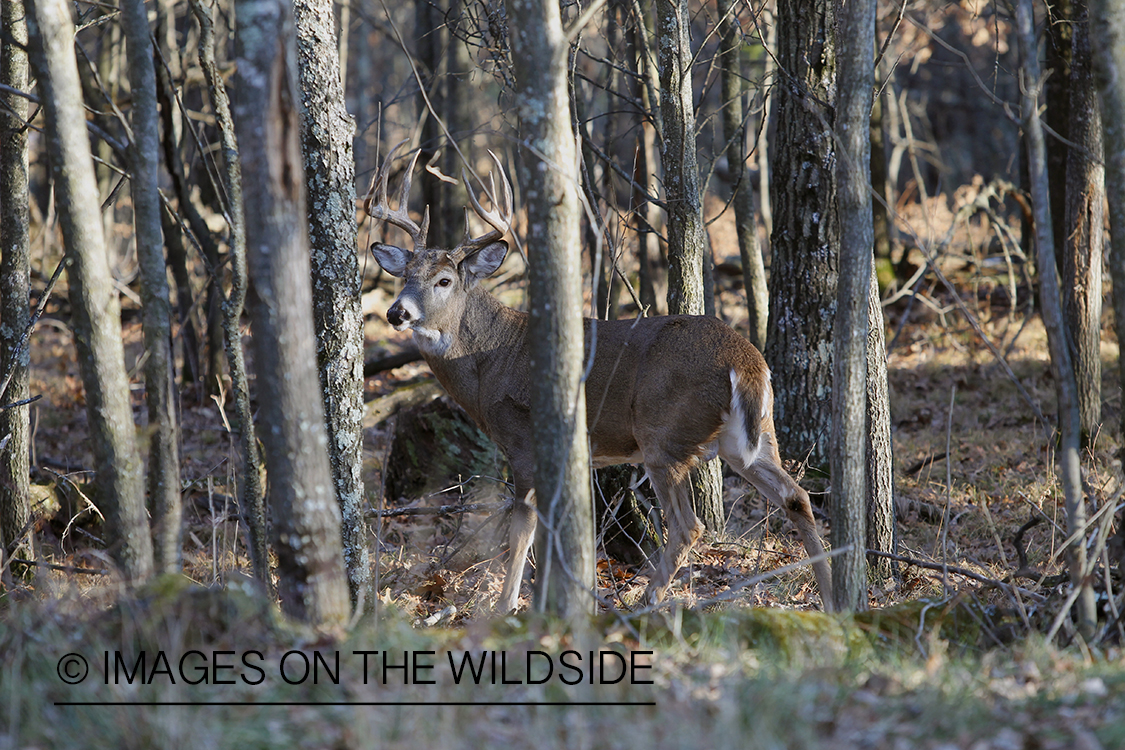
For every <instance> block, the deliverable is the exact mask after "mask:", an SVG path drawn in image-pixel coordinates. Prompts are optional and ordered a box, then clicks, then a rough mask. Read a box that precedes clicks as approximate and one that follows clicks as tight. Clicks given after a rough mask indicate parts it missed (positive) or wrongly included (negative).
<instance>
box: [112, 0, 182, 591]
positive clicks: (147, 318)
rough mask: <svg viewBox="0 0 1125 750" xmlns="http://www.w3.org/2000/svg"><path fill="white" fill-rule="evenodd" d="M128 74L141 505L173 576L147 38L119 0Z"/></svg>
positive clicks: (174, 527) (139, 3) (171, 400)
mask: <svg viewBox="0 0 1125 750" xmlns="http://www.w3.org/2000/svg"><path fill="white" fill-rule="evenodd" d="M121 25H122V27H123V29H124V31H125V39H126V53H127V56H128V68H129V90H130V94H131V99H132V107H131V109H130V119H129V122H130V125H131V128H132V133H131V136H132V138H131V142H130V144H129V149H128V157H129V167H130V171H131V172H132V175H131V177H132V179H131V180H130V181H129V186H130V194H131V196H132V199H133V226H134V232H135V234H134V237H135V239H136V244H137V258H138V259H139V261H140V267H141V316H142V318H141V319H142V324H143V327H144V337H145V354H146V357H147V359H146V360H145V401H146V403H147V405H148V421H149V428H150V430H149V453H148V502H149V508H150V511H151V514H152V534H153V551H154V553H155V554H154V558H155V559H154V562H155V565H156V570H157V571H159V572H162V573H176V572H179V570H180V565H181V557H182V551H181V547H182V544H181V537H182V516H183V508H182V505H181V503H180V491H181V487H180V430H179V426H178V424H177V419H176V383H175V372H174V365H175V362H174V360H173V355H172V303H171V300H170V298H169V293H168V266H167V264H166V263H165V262H164V238H163V234H162V232H161V228H160V213H161V208H160V194H159V192H158V180H159V169H160V119H159V114H158V113H157V110H156V70H155V68H154V67H153V62H152V58H153V48H152V32H151V31H150V29H149V26H148V12H147V10H146V9H145V4H144V0H122V2H121Z"/></svg>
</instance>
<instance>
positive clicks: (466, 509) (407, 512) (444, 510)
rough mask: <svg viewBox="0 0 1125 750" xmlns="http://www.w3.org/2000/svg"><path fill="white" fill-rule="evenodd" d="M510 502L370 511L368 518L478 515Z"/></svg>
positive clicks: (497, 508)
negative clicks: (477, 513)
mask: <svg viewBox="0 0 1125 750" xmlns="http://www.w3.org/2000/svg"><path fill="white" fill-rule="evenodd" d="M508 504H509V503H508V502H498V503H470V504H469V505H439V506H437V507H411V508H391V509H389V510H369V511H367V514H366V515H367V517H368V518H393V517H396V516H445V515H450V514H453V513H476V512H478V511H494V510H499V509H501V508H503V507H505V506H507V505H508Z"/></svg>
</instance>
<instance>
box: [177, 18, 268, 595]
mask: <svg viewBox="0 0 1125 750" xmlns="http://www.w3.org/2000/svg"><path fill="white" fill-rule="evenodd" d="M191 7H192V12H193V13H194V14H195V18H196V20H197V21H198V23H199V62H200V67H201V68H203V75H204V77H205V78H206V79H207V87H208V90H209V93H210V95H211V107H212V109H214V111H215V123H216V125H217V126H218V130H219V143H220V146H221V151H222V156H223V159H222V171H221V172H220V179H221V180H222V183H223V188H224V191H225V192H226V194H227V195H228V196H230V205H229V207H228V209H227V215H228V217H229V220H230V256H229V258H230V260H229V266H230V295H229V296H228V297H227V298H226V299H225V300H223V302H222V311H221V312H222V316H223V325H222V328H223V345H224V349H225V351H226V356H227V364H228V366H229V367H230V381H231V390H232V391H233V396H234V409H235V413H236V414H237V416H238V437H239V453H240V455H241V458H242V463H241V467H240V469H241V471H240V472H239V476H241V477H242V483H241V487H240V489H239V505H240V506H241V508H242V513H243V515H244V516H245V517H246V526H247V529H248V532H249V533H248V535H249V537H250V545H249V546H250V563H251V565H252V567H253V570H254V577H255V578H257V579H258V580H259V581H261V582H262V584H263V585H264V586H265V587H266V589H267V590H269V591H272V590H273V583H272V579H271V578H270V567H269V554H268V547H269V545H268V543H267V529H266V501H265V490H264V488H263V487H262V458H261V455H260V453H259V452H258V436H257V431H256V430H255V429H254V412H253V410H252V409H251V408H250V385H249V377H248V376H247V373H246V359H245V356H244V352H243V349H242V329H241V325H240V321H241V319H242V309H243V305H244V304H245V302H246V285H247V279H246V222H245V214H244V210H243V201H242V165H241V163H240V162H239V157H238V142H237V139H236V137H235V132H234V121H233V119H232V118H231V112H230V101H229V100H228V98H227V90H226V87H225V86H224V84H223V82H222V79H221V78H220V77H219V71H218V66H217V65H216V64H215V26H214V23H213V22H212V20H211V12H210V11H209V10H208V9H207V8H206V6H204V5H203V3H202V2H201V0H192V3H191ZM181 198H185V199H186V191H185V192H182V193H181ZM211 288H212V289H214V290H215V292H216V294H217V295H221V294H222V291H221V287H220V285H219V284H217V283H214V282H213V283H212V284H211ZM216 301H217V300H216Z"/></svg>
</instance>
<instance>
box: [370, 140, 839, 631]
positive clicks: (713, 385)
mask: <svg viewBox="0 0 1125 750" xmlns="http://www.w3.org/2000/svg"><path fill="white" fill-rule="evenodd" d="M399 145H400V146H401V144H399ZM397 150H398V147H396V148H395V149H394V150H393V151H392V152H391V153H390V154H389V155H388V156H387V160H386V162H384V164H383V166H382V168H381V169H380V170H379V173H378V174H377V175H376V177H375V181H374V183H373V186H372V191H373V194H372V195H371V196H369V197H368V199H367V203H366V206H365V208H366V210H367V213H368V214H370V215H371V216H372V217H374V218H376V219H382V220H384V221H387V222H390V223H391V224H393V225H395V226H397V227H399V228H400V229H403V230H405V231H406V232H408V233H409V234H410V236H411V239H412V240H413V242H414V248H413V250H407V249H404V248H401V247H394V246H392V245H385V244H382V243H375V244H373V245H372V247H371V251H372V253H373V254H374V255H375V258H376V260H378V262H379V265H380V266H382V267H383V270H385V271H386V272H387V273H389V274H391V275H392V276H397V277H401V278H402V279H403V287H402V293H401V294H399V296H398V299H397V300H395V302H394V304H393V305H392V306H391V308H390V310H388V312H387V320H388V321H390V323H391V325H393V326H394V327H395V328H396V329H397V330H400V331H401V330H406V329H410V330H412V331H413V332H414V339H415V341H416V342H417V343H418V347H419V348H420V349H421V351H422V354H423V356H424V357H425V359H426V362H428V363H429V365H430V369H432V370H433V372H434V375H436V376H437V379H438V380H439V381H440V382H441V384H442V386H444V387H445V389H446V390H447V391H448V392H449V395H450V396H452V397H453V399H454V400H455V401H456V402H457V403H458V404H460V405H461V406H462V407H463V408H464V409H465V411H467V412H468V413H469V415H470V416H471V417H472V418H473V419H474V420H475V421H476V422H477V423H478V424H479V425H480V426H481V428H482V429H483V430H484V431H485V432H486V433H487V434H488V436H489V437H490V438H492V440H494V441H495V442H496V444H497V445H499V446H500V449H501V450H502V451H503V452H504V455H505V456H506V457H507V459H508V461H509V462H510V463H511V467H512V475H513V478H514V480H515V492H516V499H517V501H516V503H515V505H514V510H513V512H512V524H511V532H510V534H511V536H510V546H511V549H510V555H511V557H510V559H509V561H508V569H507V575H506V577H505V579H504V591H503V593H502V594H501V597H500V603H499V607H500V609H501V610H503V611H511V610H514V609H515V608H516V606H517V604H518V601H519V590H520V582H521V580H522V578H523V567H524V561H525V559H526V557H527V552H528V548H529V547H530V545H531V540H532V537H533V536H534V530H535V525H536V511H535V508H534V507H532V506H531V505H528V504H527V503H526V502H523V499H524V498H527V497H528V495H529V491H530V490H531V488H532V482H533V477H532V471H533V465H534V461H533V458H532V443H531V422H532V420H533V419H534V418H535V415H534V414H533V413H532V411H531V406H530V403H531V377H532V373H531V368H530V366H529V364H528V333H527V324H528V315H527V313H523V312H519V311H517V310H513V309H512V308H510V307H507V306H506V305H504V304H502V303H501V302H500V301H498V300H497V299H496V298H495V297H493V296H492V295H491V294H489V293H488V292H487V291H485V290H484V289H483V288H482V287H481V286H480V281H481V279H484V278H487V277H488V276H490V275H492V274H493V273H495V272H496V270H497V269H498V268H499V267H500V264H501V262H503V260H504V256H505V255H506V254H507V252H508V245H507V243H506V242H504V241H503V240H502V239H501V238H502V237H503V236H504V234H505V233H506V232H507V231H508V229H509V222H510V221H511V218H512V192H511V186H510V185H509V184H508V181H507V179H506V178H505V177H504V175H503V169H502V167H501V166H500V163H499V160H497V159H496V156H495V155H493V157H492V158H493V161H495V162H496V168H497V170H498V171H499V172H500V173H501V181H502V183H503V184H502V186H501V188H502V192H498V191H497V189H496V181H495V174H494V175H493V178H492V185H491V187H492V196H491V197H492V200H493V208H492V210H491V211H485V210H484V209H483V208H482V207H481V205H480V202H479V200H478V199H477V196H476V195H475V194H474V193H473V191H472V188H471V187H470V188H469V198H470V200H471V202H472V204H473V209H474V210H475V211H476V213H477V215H479V216H480V218H481V219H483V220H484V221H485V222H486V223H487V224H488V225H489V226H490V227H491V228H492V230H491V231H489V232H487V233H486V234H484V235H482V236H480V237H471V236H470V232H469V228H468V213H467V211H466V217H465V223H466V227H465V239H464V240H462V241H461V243H460V244H459V245H457V247H455V248H453V249H452V250H443V249H439V248H433V247H429V246H427V245H426V231H427V228H428V226H429V208H428V207H427V208H426V212H425V214H424V215H423V218H422V224H421V226H419V225H418V224H416V223H415V222H414V221H413V220H412V219H411V218H410V217H409V216H408V215H407V208H406V204H407V197H408V195H409V192H410V182H411V173H412V172H413V170H414V166H415V162H416V161H417V158H418V157H417V154H416V155H415V157H414V159H413V160H412V161H411V162H410V165H409V167H408V168H407V170H406V173H405V176H404V177H403V178H402V185H401V188H400V190H399V194H398V208H397V209H394V210H392V209H391V207H390V204H389V202H388V198H387V180H388V175H389V171H390V164H391V161H392V160H393V158H394V155H395V152H396V151H397ZM465 182H466V184H468V178H467V176H466V177H465ZM373 199H374V202H373ZM533 262H534V261H533ZM585 328H586V350H587V352H589V350H590V335H591V332H592V331H593V332H595V335H596V336H597V348H596V354H595V358H594V363H593V367H592V368H591V370H590V374H589V378H588V379H587V380H586V408H587V415H586V423H587V426H588V428H589V431H590V448H591V452H592V453H593V460H594V465H595V466H609V465H612V464H619V463H643V464H644V466H645V470H646V471H647V472H648V476H649V479H650V480H651V481H652V486H653V489H655V491H656V495H657V497H658V498H659V500H660V507H661V508H662V509H663V511H664V519H665V522H666V525H667V535H666V545H665V548H664V552H663V556H662V558H661V560H660V562H659V564H658V565H657V567H656V570H655V571H654V572H653V574H652V576H651V578H650V579H649V584H648V589H647V590H646V592H645V596H646V598H647V600H648V601H650V602H657V601H660V600H661V599H663V598H664V594H665V592H666V591H667V590H668V586H669V585H670V584H671V581H672V577H673V576H674V575H675V574H676V571H677V570H679V568H680V566H681V565H683V563H684V561H685V560H686V558H687V555H688V553H689V551H690V550H691V548H692V545H693V544H694V543H695V541H696V540H697V539H699V537H700V535H701V534H702V533H703V524H702V523H701V522H700V521H699V519H698V518H697V517H696V515H695V513H694V512H693V511H692V506H691V486H690V484H689V478H688V473H689V472H690V470H691V469H692V467H694V466H695V465H696V464H697V463H699V461H700V460H702V459H706V458H710V457H712V456H714V455H715V454H716V453H717V454H718V455H720V456H722V457H723V459H724V460H726V462H727V463H728V464H730V466H731V468H733V469H734V470H735V471H736V472H738V473H739V474H740V475H741V476H742V477H744V478H745V479H746V481H748V482H750V484H752V485H754V486H755V487H757V488H758V491H759V492H761V493H762V494H763V495H765V496H766V497H767V498H768V499H769V500H770V501H772V502H773V503H775V504H776V505H777V506H778V507H780V508H781V509H782V510H784V511H785V513H786V515H787V516H788V517H789V519H790V520H791V521H792V522H793V524H794V525H795V526H796V527H797V531H798V533H799V534H800V536H801V540H802V542H803V543H804V546H805V550H806V551H807V552H808V554H809V556H810V557H812V556H816V555H820V554H821V553H823V552H824V547H823V545H822V544H821V541H820V537H819V535H818V534H817V531H816V522H815V521H814V519H813V514H812V509H811V507H810V505H809V496H808V493H807V492H805V491H804V490H803V489H801V487H800V486H799V485H798V484H797V483H796V482H794V481H793V479H792V478H791V477H790V476H789V475H788V474H787V473H786V472H785V469H784V468H783V467H782V465H781V459H780V457H779V456H778V452H777V441H776V440H775V438H774V425H773V389H772V388H771V386H770V372H769V368H768V367H767V366H766V362H765V360H764V359H763V358H762V355H761V354H759V353H758V350H757V349H755V348H754V347H753V346H752V345H751V344H750V343H749V342H747V341H746V340H745V339H743V338H742V337H741V336H739V335H738V334H736V333H735V332H734V331H733V330H731V329H730V327H728V326H727V325H726V324H724V323H722V322H721V321H719V320H718V319H716V318H710V317H694V316H687V315H669V316H666V317H655V318H640V319H637V320H613V321H602V320H599V321H597V322H596V324H595V323H594V322H592V321H589V320H587V321H586V326H585ZM532 497H533V495H532ZM814 570H815V573H816V580H817V584H818V585H819V587H820V594H821V601H822V603H823V605H824V608H825V609H829V608H830V607H831V606H832V605H831V601H832V595H831V576H830V574H829V568H828V563H827V562H826V561H824V560H820V561H819V562H817V563H816V564H815V565H814Z"/></svg>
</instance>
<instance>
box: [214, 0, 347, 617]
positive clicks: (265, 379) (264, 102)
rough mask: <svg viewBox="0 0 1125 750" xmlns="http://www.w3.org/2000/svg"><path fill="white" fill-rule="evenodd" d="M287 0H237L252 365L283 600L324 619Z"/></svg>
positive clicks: (331, 552) (318, 407)
mask: <svg viewBox="0 0 1125 750" xmlns="http://www.w3.org/2000/svg"><path fill="white" fill-rule="evenodd" d="M289 10H290V8H289V6H288V4H287V3H285V2H284V1H283V0H276V1H275V2H259V0H240V1H239V2H238V3H236V11H237V14H238V30H237V34H236V36H235V43H236V50H237V52H236V55H237V64H238V92H239V95H238V97H237V99H236V100H235V107H234V121H235V126H236V128H237V130H238V141H239V144H240V150H241V158H242V175H243V177H244V179H245V180H246V182H247V183H248V184H249V185H252V186H253V189H249V190H246V191H245V192H244V196H245V201H246V205H245V210H246V236H247V250H248V253H247V261H248V265H249V269H250V278H251V280H252V282H253V284H254V287H255V289H256V290H257V292H258V294H257V301H256V303H255V304H254V305H253V306H252V308H251V313H252V318H253V325H254V351H255V355H256V359H255V369H256V370H257V373H258V393H259V399H260V413H261V416H262V422H263V426H264V429H263V430H262V441H263V443H264V444H265V449H266V467H267V471H268V473H269V480H270V507H271V509H272V511H273V539H274V548H275V551H276V553H277V557H278V580H279V586H278V589H279V593H280V595H281V602H282V606H283V608H284V609H285V611H286V612H287V613H288V614H290V615H291V616H293V617H296V618H298V619H301V620H304V621H306V622H309V623H311V624H313V625H316V626H320V627H329V628H331V627H339V626H342V625H344V624H345V623H346V622H347V620H348V615H349V606H348V589H347V581H346V578H345V575H344V566H343V551H342V546H341V537H340V510H339V507H338V506H337V504H336V503H335V501H334V498H333V493H332V489H331V488H332V470H331V467H330V466H329V463H328V453H327V448H326V442H327V441H326V438H325V428H324V408H323V402H322V400H321V398H320V395H319V394H320V383H319V378H318V375H317V371H316V365H315V352H316V336H315V333H314V331H313V322H312V309H313V307H312V290H311V286H310V284H309V277H310V274H311V271H310V267H309V244H308V235H307V234H306V229H305V184H304V167H303V165H302V162H301V151H300V143H299V139H298V135H297V134H298V132H299V129H298V122H297V120H298V115H297V89H296V79H295V74H296V71H295V65H296V61H295V57H296V51H295V48H294V44H293V26H292V16H291V15H290V13H289Z"/></svg>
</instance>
